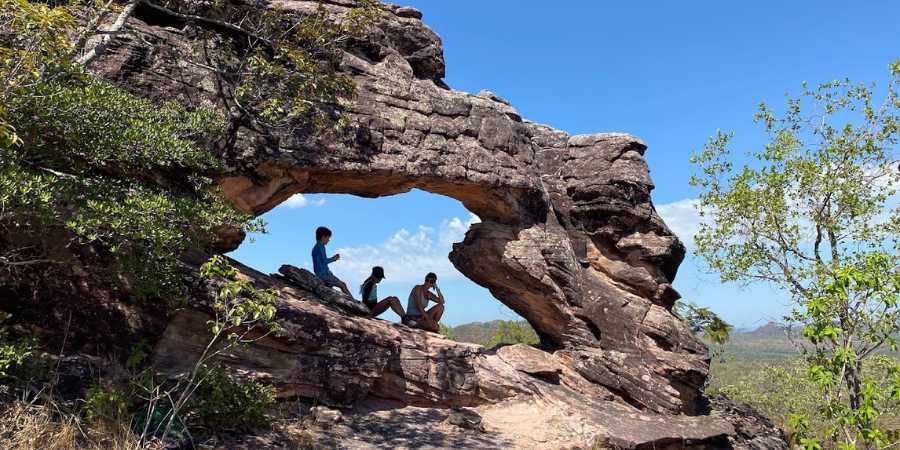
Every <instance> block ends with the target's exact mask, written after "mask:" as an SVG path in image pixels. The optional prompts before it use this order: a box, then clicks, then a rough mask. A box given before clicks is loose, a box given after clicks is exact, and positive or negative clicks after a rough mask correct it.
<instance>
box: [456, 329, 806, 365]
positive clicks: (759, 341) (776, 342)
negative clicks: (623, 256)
mask: <svg viewBox="0 0 900 450" xmlns="http://www.w3.org/2000/svg"><path fill="white" fill-rule="evenodd" d="M500 322H501V321H500V320H493V321H490V322H472V323H467V324H463V325H458V326H455V327H451V328H450V330H451V333H453V339H455V340H456V341H459V342H471V343H473V344H481V345H484V344H485V343H486V342H487V341H489V340H490V339H491V336H493V335H494V334H495V333H496V332H497V330H498V328H499V326H500ZM520 322H522V323H526V322H525V321H520ZM792 335H793V336H795V337H798V336H800V335H799V331H798V330H796V329H794V330H793V331H792ZM725 349H726V351H727V352H728V353H731V354H733V355H735V356H737V357H746V358H751V359H754V358H763V359H768V358H783V357H785V356H791V355H795V354H797V350H796V347H795V346H794V344H793V343H792V342H791V340H790V339H789V329H788V327H787V326H785V325H784V324H780V323H777V322H769V323H767V324H765V325H763V326H761V327H759V328H756V329H753V330H737V331H733V332H732V334H731V340H730V341H729V342H728V344H726V346H725Z"/></svg>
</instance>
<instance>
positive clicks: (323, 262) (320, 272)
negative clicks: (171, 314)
mask: <svg viewBox="0 0 900 450" xmlns="http://www.w3.org/2000/svg"><path fill="white" fill-rule="evenodd" d="M330 240H331V230H329V229H328V228H325V227H319V228H317V229H316V245H315V247H313V249H312V260H313V272H315V274H316V276H317V277H319V279H320V280H322V282H323V283H325V286H328V287H336V288H338V289H340V290H341V291H342V292H343V293H344V295H346V296H347V297H350V298H353V294H351V293H350V290H349V289H347V283H344V282H343V281H341V280H340V279H338V277H336V276H334V274H333V273H331V270H329V269H328V265H329V264H331V263H333V262H335V261H337V260H339V259H341V255H340V254H337V255H334V256H332V257H331V258H329V257H328V254H327V253H326V252H325V246H326V245H328V241H330Z"/></svg>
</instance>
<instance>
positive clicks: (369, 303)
mask: <svg viewBox="0 0 900 450" xmlns="http://www.w3.org/2000/svg"><path fill="white" fill-rule="evenodd" d="M363 305H366V307H368V308H369V309H375V307H376V306H378V302H376V301H374V300H370V301H364V302H363Z"/></svg>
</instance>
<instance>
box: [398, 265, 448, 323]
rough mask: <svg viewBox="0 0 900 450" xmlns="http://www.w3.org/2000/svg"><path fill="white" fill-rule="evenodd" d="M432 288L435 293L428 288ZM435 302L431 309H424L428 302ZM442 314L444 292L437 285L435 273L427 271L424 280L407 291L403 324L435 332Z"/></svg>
mask: <svg viewBox="0 0 900 450" xmlns="http://www.w3.org/2000/svg"><path fill="white" fill-rule="evenodd" d="M431 289H434V290H435V292H436V293H437V294H434V293H432V292H431V291H430V290H431ZM429 301H432V302H435V303H437V305H435V306H433V307H432V308H431V309H429V310H426V309H425V308H426V307H427V306H428V302H429ZM443 315H444V294H442V293H441V289H440V288H439V287H437V275H435V274H434V273H429V274H428V275H425V282H424V283H422V284H420V285H418V286H415V287H413V289H412V291H410V293H409V302H408V303H407V305H406V316H405V317H404V318H403V323H404V324H405V325H408V326H411V327H416V328H421V329H423V330H427V331H431V332H434V333H437V332H438V331H439V330H440V328H441V327H440V325H439V324H440V321H441V316H443Z"/></svg>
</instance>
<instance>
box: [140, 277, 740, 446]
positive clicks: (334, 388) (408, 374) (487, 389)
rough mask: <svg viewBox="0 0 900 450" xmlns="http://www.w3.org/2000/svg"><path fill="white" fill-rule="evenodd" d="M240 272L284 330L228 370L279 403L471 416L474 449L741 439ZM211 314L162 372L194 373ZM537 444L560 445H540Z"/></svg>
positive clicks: (198, 319)
mask: <svg viewBox="0 0 900 450" xmlns="http://www.w3.org/2000/svg"><path fill="white" fill-rule="evenodd" d="M235 264H236V265H237V266H238V267H239V268H240V271H241V273H242V274H243V276H245V277H247V278H248V279H250V280H252V281H254V283H255V284H256V285H257V286H259V287H262V288H272V289H276V290H277V291H278V292H279V295H280V297H281V302H280V306H279V310H278V315H277V317H279V324H280V325H281V328H282V331H281V332H279V333H277V334H275V335H271V336H267V337H265V338H263V339H261V340H259V341H257V342H255V343H254V344H253V345H250V346H244V347H238V348H235V349H234V350H232V351H230V352H227V353H225V354H223V356H222V358H221V361H222V362H224V363H226V364H227V365H228V367H229V368H231V369H232V370H233V371H235V372H236V373H238V374H239V375H241V376H245V377H251V378H254V379H257V380H262V381H265V382H266V383H269V384H272V385H274V386H276V387H277V388H278V392H279V395H280V396H282V397H285V398H292V397H304V398H314V399H316V400H317V401H318V402H320V403H324V404H327V405H331V406H336V407H342V408H350V410H351V411H352V410H354V409H355V408H358V407H359V405H364V404H366V403H367V402H369V401H370V400H371V399H379V400H381V401H385V400H386V401H391V402H394V404H395V405H400V406H398V407H397V408H398V409H402V410H408V408H406V407H415V408H420V410H419V411H421V413H422V414H423V415H428V416H431V415H435V416H440V417H443V415H444V414H443V413H434V412H428V411H432V410H435V409H447V408H459V407H470V408H475V409H476V410H477V411H478V412H479V413H481V414H484V416H485V420H484V423H483V425H484V427H485V430H486V432H487V433H488V434H489V435H488V436H485V440H483V441H481V444H479V446H478V447H474V448H541V447H543V448H558V445H559V446H562V442H564V443H565V445H564V446H565V447H567V448H572V447H575V448H580V447H585V448H590V446H591V443H593V442H594V441H595V440H597V439H599V440H600V441H601V442H603V443H604V444H606V445H609V446H612V448H623V449H638V448H724V447H725V446H726V445H727V442H728V438H729V436H732V435H733V434H734V429H735V428H734V426H733V425H732V424H731V423H730V422H729V421H728V420H724V419H720V418H715V417H710V416H693V417H692V416H685V415H660V414H653V413H651V412H647V411H642V410H641V409H639V408H636V407H634V406H632V405H629V404H627V403H625V402H623V401H622V400H621V398H620V397H619V396H617V395H616V394H615V393H614V392H612V391H611V390H609V389H607V388H605V387H604V386H602V385H599V384H596V383H593V382H591V381H590V380H588V379H585V378H584V377H583V376H582V375H581V374H580V373H579V371H578V370H575V369H574V368H573V364H572V361H571V355H570V354H569V353H568V352H555V353H551V352H547V351H544V350H541V349H538V348H535V347H531V346H527V345H514V346H507V347H501V348H498V349H490V350H488V349H484V348H483V347H481V346H479V345H474V344H464V343H459V342H455V341H451V340H448V339H446V338H444V337H442V336H440V335H437V334H434V333H426V332H422V331H420V330H415V329H411V328H408V327H405V326H403V325H397V324H393V323H390V322H386V321H381V320H373V319H369V318H368V317H366V316H364V315H360V314H356V313H355V312H354V311H352V310H348V309H347V308H346V305H344V304H343V303H341V302H340V301H337V302H336V301H334V299H333V298H332V299H330V300H324V299H321V298H319V297H318V296H317V295H316V294H315V292H319V291H321V290H322V289H326V288H325V287H324V285H323V284H322V283H321V282H320V281H318V279H316V278H315V277H311V276H307V275H308V272H306V273H305V274H304V273H303V270H302V269H285V270H283V271H284V272H288V273H292V275H291V276H289V277H281V278H279V277H270V276H266V275H263V274H261V273H259V272H256V271H254V270H253V269H250V268H248V267H244V266H241V265H240V264H239V263H237V262H235ZM204 309H205V307H204V306H203V304H202V302H200V303H198V304H197V307H195V308H190V309H187V310H185V311H182V312H181V313H179V314H178V315H177V316H176V317H175V318H174V319H173V321H172V322H171V323H170V325H169V328H168V330H167V332H166V333H165V335H164V337H163V339H162V340H161V341H160V342H159V344H158V345H157V347H156V359H155V365H156V366H157V367H158V368H159V369H161V370H163V371H164V372H168V373H171V374H178V373H183V372H186V371H189V370H190V369H191V367H192V364H193V361H195V360H196V358H197V355H199V354H200V353H201V352H202V351H203V349H204V347H205V346H206V345H207V342H208V339H209V332H208V325H207V320H208V319H209V318H210V317H209V316H208V315H206V313H205V312H204ZM398 414H402V413H401V412H399V411H398ZM442 420H443V419H442ZM439 422H440V421H439ZM542 423H553V424H554V427H555V428H554V429H553V430H552V432H548V431H547V430H541V431H540V433H547V436H544V435H542V436H543V437H540V438H539V439H538V438H537V437H536V435H535V433H536V432H537V431H536V430H535V429H534V424H542ZM528 424H531V425H528ZM386 431H387V430H386ZM535 439H538V441H540V440H544V441H547V440H551V441H553V442H554V443H553V444H552V445H547V446H542V445H537V444H536V441H535ZM560 439H562V440H563V441H559V440H560ZM673 443H677V444H678V445H683V447H671V445H672V444H673ZM666 446H669V447H666ZM348 447H349V448H357V447H356V446H355V445H349V444H348ZM359 448H369V447H366V446H360V447H359ZM438 448H439V447H438ZM736 448H742V447H736Z"/></svg>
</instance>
